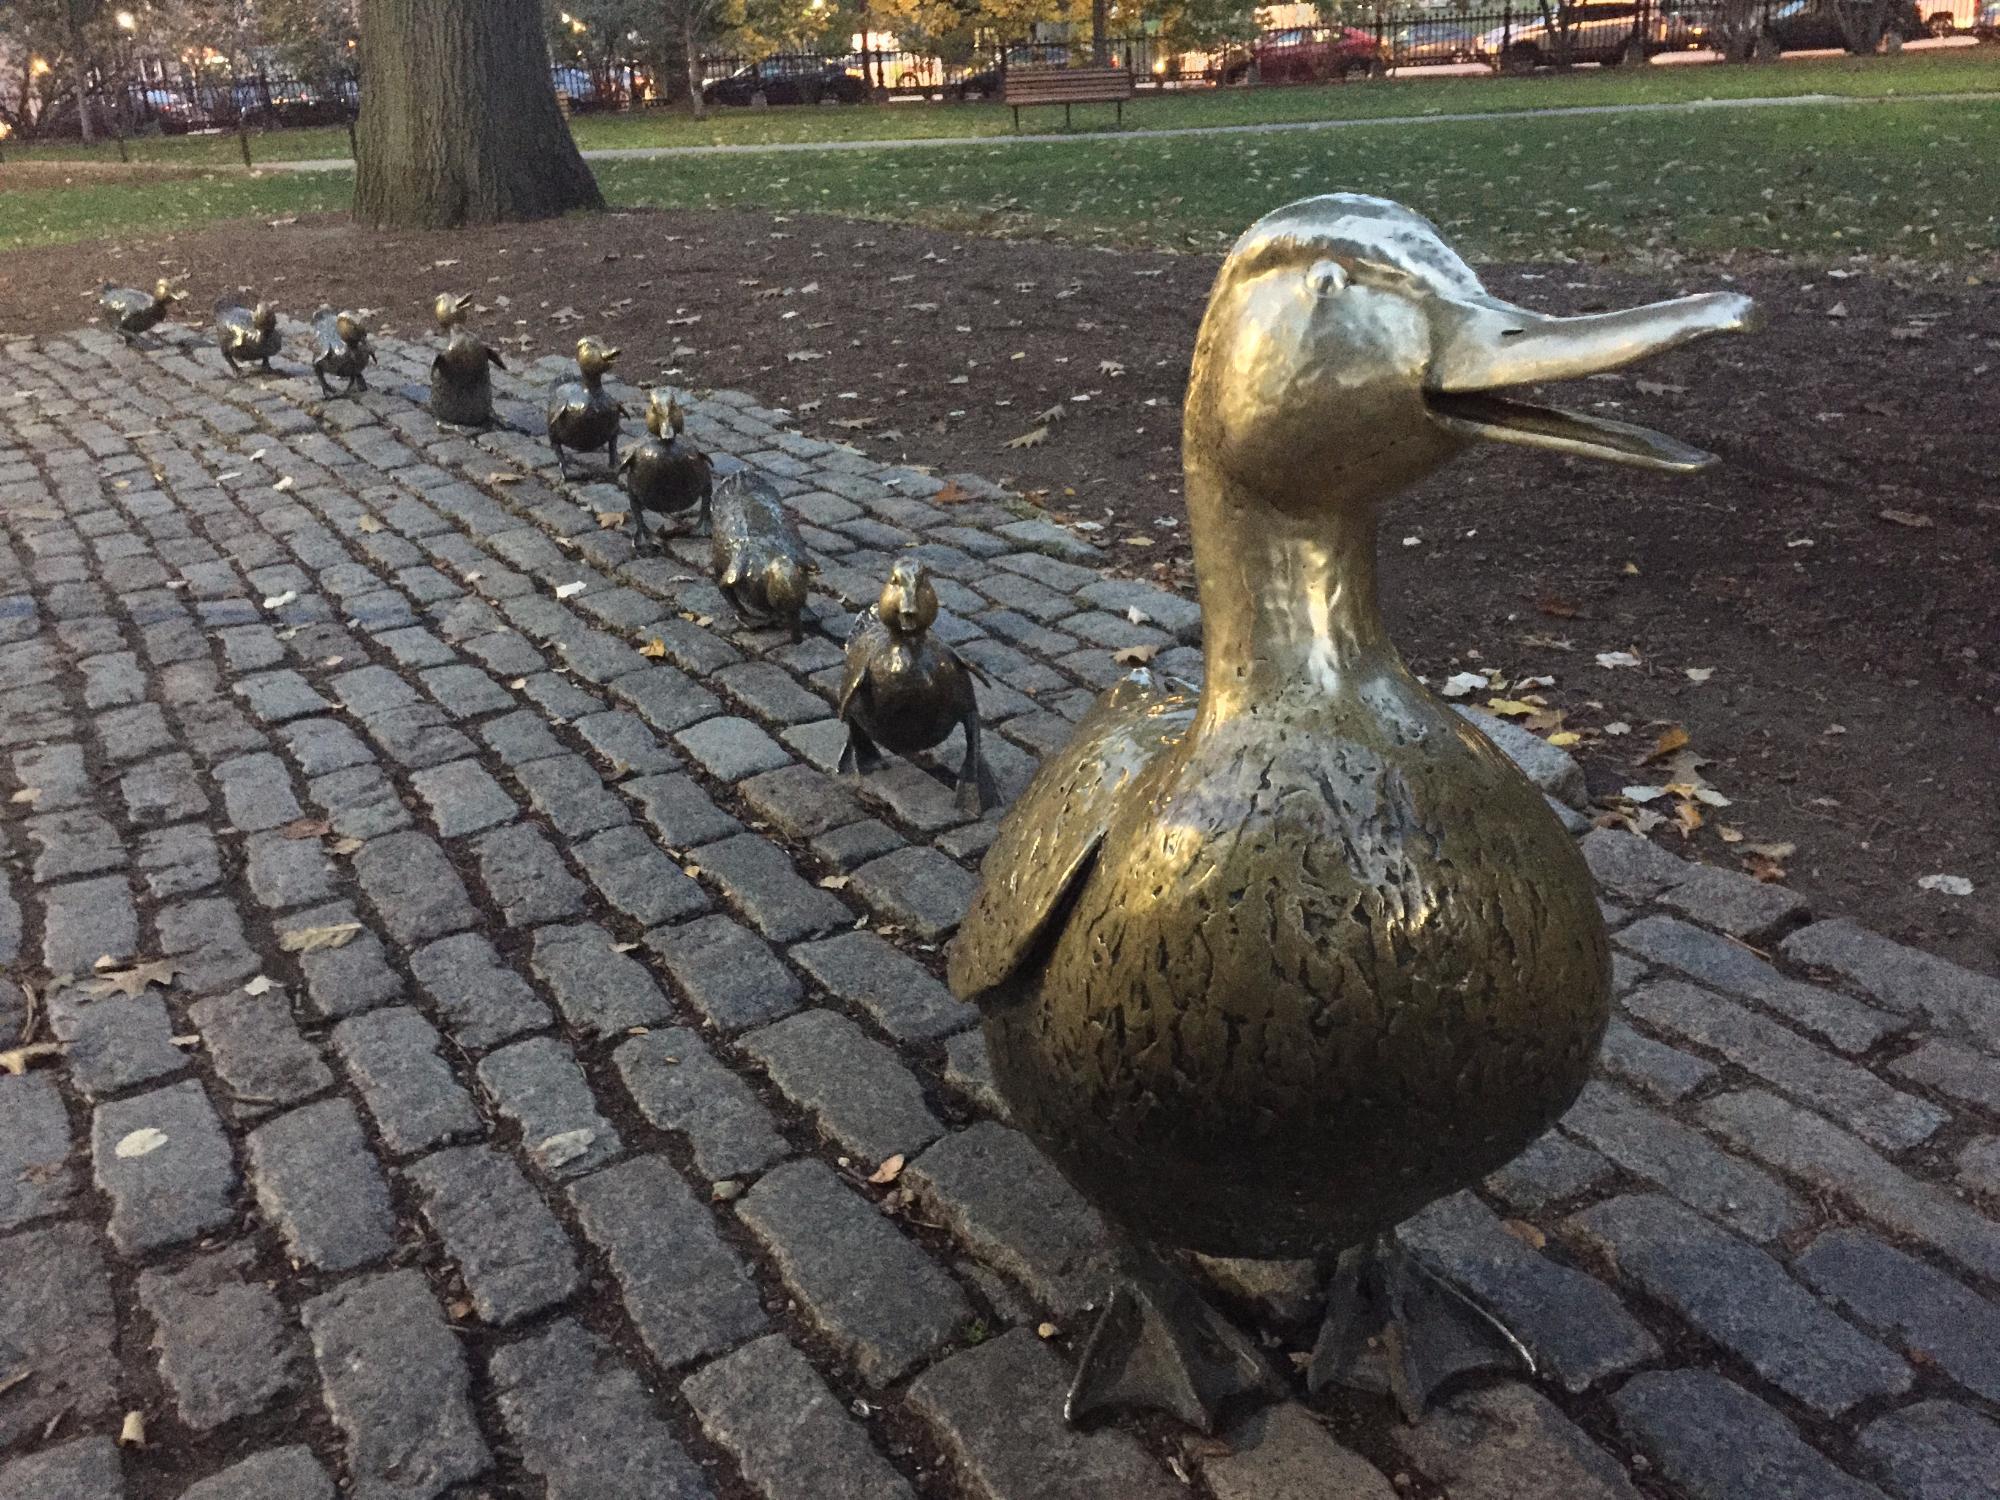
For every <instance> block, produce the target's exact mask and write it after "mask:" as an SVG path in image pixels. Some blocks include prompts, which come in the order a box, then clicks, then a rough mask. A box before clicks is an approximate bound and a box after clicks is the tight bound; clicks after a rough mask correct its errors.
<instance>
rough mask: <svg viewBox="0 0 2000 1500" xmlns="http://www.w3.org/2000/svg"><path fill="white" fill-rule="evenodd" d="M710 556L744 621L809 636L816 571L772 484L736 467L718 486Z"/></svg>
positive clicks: (725, 593)
mask: <svg viewBox="0 0 2000 1500" xmlns="http://www.w3.org/2000/svg"><path fill="white" fill-rule="evenodd" d="M709 556H710V559H711V560H712V562H713V564H714V567H715V581H716V583H717V584H718V585H720V586H721V589H722V594H723V597H724V598H726V599H727V600H728V601H729V602H730V604H731V605H732V606H733V607H734V608H735V610H736V612H737V613H738V614H740V615H742V616H743V617H744V618H745V619H746V620H750V621H752V622H753V623H756V624H775V625H783V626H785V627H786V628H787V629H789V630H790V631H791V633H792V640H793V641H795V642H796V641H800V640H803V639H804V638H805V607H806V576H807V575H808V574H809V573H811V572H813V571H814V569H813V565H812V562H811V560H810V559H809V558H808V557H807V555H806V544H805V541H804V539H803V538H802V537H800V535H799V528H798V527H797V526H796V525H795V524H794V523H793V521H792V516H791V512H790V511H788V510H786V509H785V504H784V502H783V501H782V500H780V499H779V498H778V492H777V491H776V490H774V489H772V488H771V486H770V484H769V483H768V482H767V481H765V480H763V479H760V478H758V477H757V476H756V475H754V474H752V473H750V471H749V470H747V469H738V470H737V471H736V472H735V473H733V474H730V475H727V476H726V477H725V478H724V479H723V481H722V483H721V484H719V485H717V486H716V487H715V498H714V500H713V501H712V502H711V509H710V539H709Z"/></svg>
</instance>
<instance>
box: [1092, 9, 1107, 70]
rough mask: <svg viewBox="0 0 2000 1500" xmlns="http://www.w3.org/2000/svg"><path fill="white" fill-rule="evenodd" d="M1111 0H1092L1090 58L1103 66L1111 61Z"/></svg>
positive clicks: (1099, 65)
mask: <svg viewBox="0 0 2000 1500" xmlns="http://www.w3.org/2000/svg"><path fill="white" fill-rule="evenodd" d="M1110 29H1111V0H1090V60H1091V61H1092V62H1094V63H1096V64H1097V66H1098V67H1100V68H1101V67H1103V66H1104V65H1105V64H1106V63H1108V62H1110V61H1111V39H1110V38H1109V37H1108V36H1106V35H1105V33H1106V32H1108V31H1109V30H1110Z"/></svg>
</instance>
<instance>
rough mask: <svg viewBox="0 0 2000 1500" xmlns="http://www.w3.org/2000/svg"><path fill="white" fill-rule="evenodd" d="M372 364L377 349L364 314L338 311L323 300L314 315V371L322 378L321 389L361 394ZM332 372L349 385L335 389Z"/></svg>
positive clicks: (320, 379)
mask: <svg viewBox="0 0 2000 1500" xmlns="http://www.w3.org/2000/svg"><path fill="white" fill-rule="evenodd" d="M373 363H375V349H374V346H373V345H371V344H370V343H369V342H368V325H367V324H366V323H364V322H363V321H362V320H361V314H359V313H355V312H335V311H334V310H333V309H332V308H330V307H328V306H326V305H325V304H323V303H322V304H321V306H320V309H319V311H318V312H316V313H314V314H313V374H314V375H316V376H318V377H319V388H320V389H321V390H322V391H324V392H325V393H326V394H327V395H328V396H329V397H332V396H336V395H340V396H353V395H358V394H359V393H360V392H362V391H365V390H367V389H368V374H367V371H368V367H369V366H370V365H372V364H373ZM329 375H334V376H338V377H339V378H340V379H342V380H345V381H346V382H347V384H346V385H345V386H344V387H343V388H342V389H340V390H339V391H336V390H334V388H333V384H332V382H331V381H330V380H328V379H327V377H328V376H329Z"/></svg>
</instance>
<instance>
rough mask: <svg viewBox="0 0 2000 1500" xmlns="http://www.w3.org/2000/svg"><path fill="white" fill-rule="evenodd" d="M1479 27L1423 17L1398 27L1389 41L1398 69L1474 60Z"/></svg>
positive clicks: (1477, 57)
mask: <svg viewBox="0 0 2000 1500" xmlns="http://www.w3.org/2000/svg"><path fill="white" fill-rule="evenodd" d="M1483 29H1484V28H1483V27H1479V26H1473V25H1469V24H1467V23H1466V22H1464V21H1454V20H1451V19H1449V18H1439V19H1436V20H1433V19H1432V18H1430V17H1428V16H1425V17H1423V18H1422V19H1419V20H1415V21H1411V22H1410V23H1409V24H1408V25H1406V26H1403V27H1400V28H1399V29H1398V30H1397V32H1396V35H1395V36H1394V37H1393V38H1392V39H1391V41H1390V43H1389V50H1390V52H1391V53H1392V54H1393V55H1394V56H1395V59H1396V66H1397V67H1399V68H1408V67H1421V66H1423V65H1425V64H1432V65H1435V64H1438V63H1462V62H1477V61H1478V60H1479V36H1480V33H1481V31H1482V30H1483Z"/></svg>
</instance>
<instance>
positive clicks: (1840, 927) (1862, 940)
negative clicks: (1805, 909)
mask: <svg viewBox="0 0 2000 1500" xmlns="http://www.w3.org/2000/svg"><path fill="white" fill-rule="evenodd" d="M1783 951H1784V954H1785V956H1786V957H1787V958H1789V959H1791V960H1792V961H1793V962H1794V963H1800V964H1805V965H1807V966H1809V967H1812V968H1817V969H1825V970H1828V971H1830V972H1832V973H1835V974H1838V975H1840V976H1841V977H1842V978H1844V979H1846V980H1848V981H1849V982H1851V983H1853V984H1854V985H1856V986H1858V987H1859V988H1860V989H1862V990H1863V991H1864V992H1866V993H1867V994H1869V995H1872V996H1873V997H1874V998H1875V999H1877V1000H1879V1001H1880V1002H1881V1003H1882V1004H1884V1005H1886V1006H1888V1007H1889V1008H1890V1009H1891V1010H1893V1011H1897V1012H1899V1013H1901V1014H1904V1015H1914V1016H1923V1017H1924V1018H1926V1019H1927V1020H1928V1021H1930V1023H1931V1024H1933V1025H1935V1026H1937V1027H1939V1028H1940V1029H1941V1030H1945V1031H1947V1032H1950V1033H1951V1034H1953V1035H1957V1036H1960V1037H1963V1038H1964V1039H1965V1040H1967V1041H1970V1042H1973V1043H1974V1044H1977V1043H1979V1042H1980V1041H1981V1040H1982V1039H1984V1040H1986V1041H1988V1042H1990V1041H1991V1040H1992V1038H1993V1037H1994V1036H1996V1035H2000V979H1996V978H1994V977H1992V976H1991V975H1987V974H1975V973H1974V972H1973V971H1972V970H1970V969H1966V968H1962V967H1960V966H1959V965H1958V964H1955V963H1952V962H1950V961H1949V960H1948V959H1943V958H1939V957H1938V956H1937V955H1936V954H1934V953H1926V952H1924V951H1923V950H1922V949H1921V948H1912V947H1909V946H1907V945H1906V944H1903V943H1894V942H1891V941H1889V939H1887V938H1884V937H1879V936H1877V935H1876V934H1875V933H1872V932H1870V931H1868V930H1867V929H1866V928H1865V927H1861V926H1859V925H1858V924H1856V923H1853V922H1849V921H1846V920H1841V919H1836V920H1833V921H1828V922H1815V923H1813V924H1812V925H1811V926H1810V927H1804V928H1801V929H1800V930H1799V931H1797V932H1795V933H1793V934H1792V935H1791V936H1790V937H1788V938H1786V939H1785V941H1784V944H1783Z"/></svg>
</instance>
